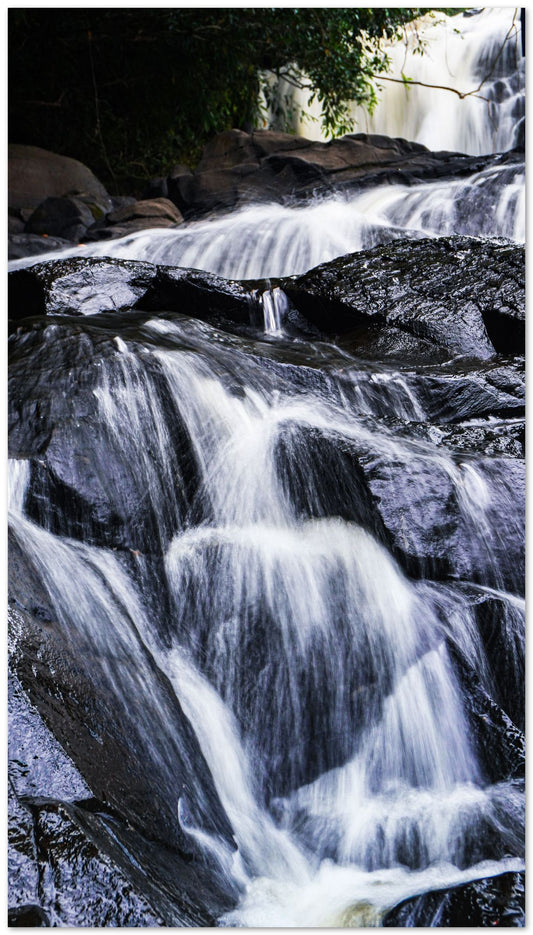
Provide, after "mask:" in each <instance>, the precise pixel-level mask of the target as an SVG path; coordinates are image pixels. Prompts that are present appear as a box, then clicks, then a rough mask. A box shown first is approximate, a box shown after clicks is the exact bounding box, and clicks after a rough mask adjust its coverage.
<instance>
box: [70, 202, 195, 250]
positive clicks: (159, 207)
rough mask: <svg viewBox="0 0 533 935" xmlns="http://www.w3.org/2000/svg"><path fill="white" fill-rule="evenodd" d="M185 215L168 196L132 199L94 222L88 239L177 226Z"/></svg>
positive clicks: (122, 235) (121, 235)
mask: <svg viewBox="0 0 533 935" xmlns="http://www.w3.org/2000/svg"><path fill="white" fill-rule="evenodd" d="M182 221H183V217H182V215H181V213H180V212H179V211H178V209H177V208H176V206H175V205H174V204H173V203H172V201H169V199H168V198H166V197H153V198H149V199H144V200H142V201H130V200H129V199H128V202H127V204H124V205H121V206H119V207H117V208H115V209H114V210H113V211H110V212H109V213H108V214H107V215H106V217H105V218H104V219H103V220H102V221H100V222H97V223H96V224H93V225H92V226H91V227H90V229H89V231H88V233H87V239H88V240H101V239H110V238H112V237H124V236H126V235H127V234H132V233H135V231H140V230H151V229H152V228H156V227H157V228H160V227H166V228H168V227H176V225H177V224H181V223H182Z"/></svg>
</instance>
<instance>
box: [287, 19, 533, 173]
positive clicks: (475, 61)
mask: <svg viewBox="0 0 533 935" xmlns="http://www.w3.org/2000/svg"><path fill="white" fill-rule="evenodd" d="M387 53H388V55H389V58H390V60H391V69H390V71H389V73H388V74H387V75H386V77H385V78H383V79H381V80H380V81H379V82H378V87H379V88H380V91H379V92H378V104H377V106H376V108H375V110H374V113H373V115H372V116H370V114H369V113H368V111H367V110H366V109H365V108H364V107H354V108H353V109H352V116H353V118H354V129H357V130H360V131H364V132H366V133H383V134H386V135H387V136H393V137H395V136H401V137H404V138H405V139H408V140H412V141H415V142H417V143H422V144H423V145H425V146H427V147H429V148H430V149H432V150H439V149H447V150H454V151H455V152H462V153H470V154H472V155H480V154H487V153H498V152H505V151H507V150H509V149H513V148H514V147H515V146H517V145H518V144H519V142H520V136H521V133H522V132H523V128H521V126H522V122H523V117H524V100H525V56H523V55H522V42H521V26H520V15H519V11H518V9H515V8H514V7H490V8H487V9H484V10H480V11H476V12H475V13H464V14H460V15H457V16H445V15H444V14H441V13H439V14H438V15H437V14H435V13H430V14H427V15H426V16H424V17H422V19H420V20H417V21H416V22H415V23H412V24H410V25H409V26H408V27H406V28H405V32H404V36H403V38H402V40H401V41H399V42H396V43H391V44H390V45H389V46H388V48H387ZM420 53H422V54H420ZM287 92H290V93H291V94H292V91H291V89H290V88H289V87H288V86H287V87H285V85H284V84H280V97H282V96H284V95H286V94H287ZM294 103H295V104H297V105H298V106H299V107H302V108H304V109H305V110H306V111H307V113H309V114H310V116H311V117H313V118H319V117H320V104H319V103H318V102H317V103H314V104H313V105H311V106H310V107H308V106H307V101H306V100H305V95H304V94H303V93H302V92H300V91H296V92H294ZM294 130H295V131H296V132H298V133H302V134H303V135H304V136H307V137H309V138H312V139H323V138H324V137H323V135H322V131H321V127H320V120H319V119H317V120H316V122H315V121H314V120H311V121H310V120H305V119H303V120H301V121H300V122H299V123H298V125H297V126H295V127H294Z"/></svg>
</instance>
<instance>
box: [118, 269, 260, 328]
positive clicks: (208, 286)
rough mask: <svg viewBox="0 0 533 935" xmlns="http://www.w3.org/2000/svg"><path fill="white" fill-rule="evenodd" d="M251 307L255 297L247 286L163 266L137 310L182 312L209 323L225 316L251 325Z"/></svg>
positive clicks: (137, 305)
mask: <svg viewBox="0 0 533 935" xmlns="http://www.w3.org/2000/svg"><path fill="white" fill-rule="evenodd" d="M251 305H252V297H251V295H250V289H249V288H247V285H246V283H240V282H233V281H232V280H228V279H222V277H221V276H215V275H214V274H213V273H204V272H201V271H199V270H190V269H179V268H174V267H170V266H159V267H157V275H156V276H155V277H154V278H153V280H152V281H151V282H150V286H149V288H148V289H147V290H146V292H145V293H144V295H142V296H141V298H139V299H138V300H137V302H136V305H135V308H137V309H139V310H142V311H150V312H155V311H171V312H179V313H181V314H184V315H191V316H193V317H197V318H201V319H205V320H209V319H211V318H212V317H213V316H216V315H217V314H222V315H225V316H226V317H227V318H229V319H230V320H231V321H234V322H241V323H244V324H249V322H250V308H251Z"/></svg>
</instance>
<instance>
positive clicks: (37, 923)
mask: <svg viewBox="0 0 533 935" xmlns="http://www.w3.org/2000/svg"><path fill="white" fill-rule="evenodd" d="M7 924H8V926H9V928H16V927H20V928H43V927H46V928H47V927H48V926H49V925H50V918H49V916H48V915H47V914H46V912H45V911H44V909H41V907H40V906H34V905H32V904H31V903H30V904H28V905H24V906H18V907H17V908H16V909H13V908H10V909H8V913H7Z"/></svg>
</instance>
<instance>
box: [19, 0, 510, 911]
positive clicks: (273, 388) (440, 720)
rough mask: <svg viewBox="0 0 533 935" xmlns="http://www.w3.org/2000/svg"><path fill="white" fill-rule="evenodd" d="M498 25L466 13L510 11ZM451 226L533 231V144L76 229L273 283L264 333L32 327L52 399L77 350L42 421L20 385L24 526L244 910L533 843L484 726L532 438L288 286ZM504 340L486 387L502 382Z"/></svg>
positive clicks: (109, 250) (397, 897)
mask: <svg viewBox="0 0 533 935" xmlns="http://www.w3.org/2000/svg"><path fill="white" fill-rule="evenodd" d="M491 14H494V15H491ZM507 14H508V15H509V16H511V12H510V11H507ZM507 14H506V15H507ZM445 19H446V22H447V23H449V24H450V23H451V24H453V19H448V18H445ZM503 21H504V16H503V12H502V11H497V10H496V11H485V12H484V13H483V14H481V15H480V16H477V15H476V16H472V17H471V19H470V20H468V21H467V25H468V23H470V24H471V28H472V30H474V27H475V25H476V24H479V23H481V24H487V25H486V29H487V31H488V32H489V33H490V35H491V36H492V35H493V33H494V35H496V34H498V35H499V34H500V32H501V29H502V28H503ZM494 24H496V26H495V27H494V30H493V26H494ZM447 28H448V26H447ZM484 28H485V27H484ZM435 29H437V27H435ZM481 33H482V36H481V38H480V42H479V44H478V45H479V48H481V46H483V47H484V48H486V46H487V38H486V33H485V31H484V29H483V30H481ZM476 35H477V34H476ZM491 41H492V40H491ZM450 42H451V45H449V47H448V58H449V62H450V63H451V56H452V51H453V50H452V45H453V47H454V48H455V44H456V43H457V44H459V39H457V40H456V39H455V38H454V37H451V39H450ZM475 44H476V45H477V40H476V43H475ZM479 48H478V49H477V50H476V51H474V53H473V54H472V56H471V57H470V58H469V60H468V62H467V63H465V69H466V68H467V67H468V69H470V71H469V74H472V75H473V74H474V73H476V74H478V73H480V69H481V67H482V61H481V54H480V52H479ZM506 48H507V47H506ZM453 54H455V52H453ZM505 54H506V55H507V52H506V53H505ZM487 55H488V53H487ZM421 61H423V59H421ZM483 67H485V66H483ZM476 69H477V72H476ZM406 70H407V68H406ZM464 74H466V72H464V73H463V77H464ZM494 75H496V72H494ZM457 80H458V81H459V82H460V85H461V87H462V83H463V78H462V77H461V78H460V77H458V79H457ZM498 80H500V79H499V78H498ZM446 83H447V82H446ZM413 91H414V89H410V90H409V93H412V92H413ZM401 93H402V94H403V93H404V89H403V88H402V89H401ZM448 93H449V92H448ZM502 93H503V92H502ZM452 98H453V99H455V96H452ZM449 99H450V98H447V100H449ZM478 103H479V102H477V103H476V104H475V106H476V107H477V106H478ZM405 119H406V120H407V121H408V118H405ZM423 119H424V118H423V115H422V116H421V120H422V122H423ZM450 121H452V118H448V120H447V121H446V120H443V121H442V122H443V123H444V124H446V123H447V127H446V129H447V131H449V130H450V129H451V128H452V127H453V122H450ZM405 126H407V127H409V126H410V124H409V122H407V123H406V124H405ZM503 126H504V125H503V123H502V130H501V132H502V134H503V135H504V136H505V132H506V131H504V129H503ZM416 132H418V131H416ZM432 132H433V131H432ZM460 132H463V131H460ZM483 132H484V131H483ZM498 132H500V131H498ZM475 133H476V140H477V142H476V144H475V146H474V144H473V143H472V146H473V147H474V151H485V149H484V148H483V147H484V146H485V145H486V144H485V143H482V142H479V140H481V139H482V138H483V139H484V138H485V137H483V134H482V133H481V130H479V129H476V131H475ZM402 135H409V134H408V133H407V132H403V133H402ZM501 138H503V137H498V139H501ZM431 144H432V146H433V148H437V146H438V145H439V144H438V142H437V143H435V139H432V140H431ZM469 145H470V143H469ZM476 147H478V148H477V149H476ZM479 147H481V148H479ZM447 148H449V149H452V148H462V147H460V146H458V147H456V146H455V143H453V145H450V142H449V140H448V142H447ZM453 233H465V234H475V235H477V236H485V237H489V238H493V237H503V238H506V239H507V240H510V241H518V242H520V241H522V240H523V239H524V194H523V168H522V167H520V166H513V165H505V164H503V165H498V166H493V167H492V168H489V169H486V170H484V171H483V172H481V173H478V174H477V175H476V176H474V177H473V178H470V179H469V180H467V181H462V180H455V181H453V182H446V183H445V182H432V183H426V184H424V185H422V184H420V185H414V186H411V187H407V186H401V185H387V186H379V187H376V188H374V189H372V190H368V191H365V192H363V193H361V192H359V193H358V194H355V195H354V194H352V195H348V194H343V195H336V196H333V197H331V196H330V197H328V198H324V199H322V200H317V201H315V202H312V203H310V204H308V205H306V206H304V207H297V208H289V207H282V206H280V205H261V206H259V205H258V206H254V207H250V208H246V209H242V210H241V211H239V212H237V213H236V214H235V215H232V216H226V217H221V218H217V219H212V220H209V221H203V222H196V223H191V224H188V225H184V226H183V227H181V228H177V229H175V230H157V231H149V232H146V231H143V232H140V233H138V234H135V235H133V236H130V237H128V238H124V239H122V240H119V241H114V242H105V243H99V244H94V245H87V246H85V247H80V248H76V249H72V250H67V251H64V252H63V254H62V257H64V258H67V257H69V256H77V257H80V256H110V257H118V258H129V259H144V260H149V261H151V262H156V263H159V264H162V265H180V266H182V267H192V268H197V269H198V268H200V269H204V270H208V271H212V272H215V273H218V274H220V275H223V276H226V277H228V278H233V279H245V278H249V279H252V278H258V279H265V282H264V283H263V284H261V283H253V287H254V290H255V291H253V292H251V293H250V321H251V325H250V326H249V327H248V326H242V322H241V325H240V326H239V327H233V330H232V327H229V328H224V326H223V325H222V326H221V327H220V328H219V327H216V326H215V325H214V324H212V323H211V324H208V323H206V322H204V321H199V320H197V319H195V318H194V317H189V314H191V315H192V314H193V311H192V310H191V309H189V308H188V307H184V308H183V309H181V313H172V314H170V313H168V314H167V313H166V310H165V309H163V311H162V314H160V315H155V314H153V310H150V311H146V310H145V311H144V312H139V310H138V309H137V310H135V311H134V312H132V313H131V316H130V317H128V315H126V317H125V318H124V319H122V318H121V316H120V315H118V316H117V317H116V318H114V317H113V316H112V315H95V314H93V312H94V309H93V308H92V306H91V308H90V312H91V314H89V315H88V316H87V317H86V318H83V317H82V318H76V317H75V316H74V315H69V314H65V315H63V316H62V317H60V318H58V319H56V320H55V322H54V323H52V324H50V323H49V322H48V321H46V320H44V321H43V322H41V324H40V325H38V326H37V325H36V326H35V327H33V326H32V327H29V328H28V329H27V331H26V332H24V329H21V333H19V334H17V335H15V336H14V342H15V344H16V353H15V357H16V364H17V365H18V366H19V367H20V368H21V372H22V382H23V384H24V386H25V387H29V389H28V393H29V392H30V391H31V388H32V386H33V378H34V373H35V372H36V371H37V369H38V366H37V364H36V361H37V362H39V361H41V364H42V366H43V368H45V370H46V368H48V369H47V370H46V372H47V375H48V377H49V379H50V381H52V382H53V381H54V380H55V379H57V380H60V379H63V378H65V379H67V377H68V378H70V377H71V376H72V374H73V373H74V374H75V375H77V377H76V379H75V380H74V383H73V384H70V385H69V384H68V383H65V384H61V389H58V390H57V399H56V400H55V401H54V400H52V403H51V404H50V407H49V408H50V411H51V412H52V415H53V418H54V419H55V422H53V426H52V429H50V430H49V431H48V429H47V426H46V412H47V411H48V410H47V405H48V403H49V402H50V401H49V400H48V402H46V403H45V402H44V401H43V403H42V405H41V401H39V404H38V405H37V404H35V403H34V402H32V401H31V400H30V403H29V404H28V405H27V406H26V403H25V401H24V406H26V408H25V409H24V408H23V406H22V404H21V411H23V413H24V414H25V417H26V418H27V420H28V421H29V422H31V425H32V426H35V425H36V426H37V429H36V431H38V433H41V434H40V435H39V437H38V444H36V445H35V447H34V450H32V451H31V452H30V451H29V447H30V446H29V445H28V444H27V439H26V436H24V441H23V443H21V444H19V450H18V451H17V456H16V457H14V458H12V460H11V461H10V465H9V478H10V525H11V529H12V533H13V535H14V539H15V542H16V544H17V548H18V549H20V550H21V551H22V553H23V554H24V556H25V557H26V558H27V559H28V561H29V562H30V564H31V566H32V567H33V568H34V569H35V570H36V573H37V575H38V577H39V580H40V582H41V583H42V587H43V589H44V591H45V592H46V594H47V596H48V599H49V601H50V602H51V605H52V606H53V609H54V614H55V615H56V617H57V620H55V622H54V625H55V626H56V628H57V630H58V632H59V633H60V635H61V639H62V640H63V641H64V643H65V645H66V646H67V647H68V648H69V651H71V652H72V654H73V655H74V656H79V657H80V659H81V660H82V662H80V668H82V669H83V666H86V667H87V670H86V671H87V672H88V673H90V677H91V678H93V679H94V682H95V685H97V686H99V688H100V690H101V691H102V693H103V694H104V696H105V698H106V699H107V700H108V701H107V703H109V699H112V700H113V704H114V711H115V717H116V718H117V720H119V721H120V722H121V724H124V725H126V729H127V731H128V737H129V738H130V739H131V743H132V744H133V745H134V746H135V745H136V746H138V748H139V749H140V750H141V751H142V755H143V761H144V762H145V763H146V772H147V773H148V774H150V776H152V777H153V788H155V789H156V791H157V801H158V814H160V815H162V818H161V819H160V820H161V823H162V824H170V825H172V832H173V834H174V836H175V839H177V840H178V841H179V844H180V847H183V848H184V849H185V850H186V852H187V853H188V854H190V855H192V861H193V866H195V864H194V861H196V862H197V864H198V865H199V866H201V867H202V868H205V867H207V868H208V871H209V873H211V874H212V877H211V879H212V880H213V881H216V886H217V887H219V888H220V889H221V890H223V891H224V892H225V893H226V894H227V896H228V905H231V906H232V907H233V908H230V909H227V911H226V910H225V911H220V913H219V915H218V918H217V922H218V924H220V925H222V926H253V927H270V926H280V927H288V926H296V927H299V926H305V927H316V926H334V927H337V926H347V927H363V926H375V925H381V924H382V922H383V920H384V917H385V916H386V914H387V912H388V911H389V910H390V909H391V908H392V907H394V906H396V905H397V904H398V903H400V902H401V901H403V900H405V899H408V898H410V897H413V896H416V895H418V894H424V893H428V892H431V891H435V890H442V889H446V888H449V887H453V886H457V885H459V884H462V883H467V882H469V881H473V880H480V879H483V878H486V877H496V876H498V875H501V874H503V873H505V872H507V871H519V870H521V869H522V868H523V866H524V862H523V855H524V842H523V810H524V788H523V782H522V781H521V779H520V778H519V776H515V775H514V774H513V775H511V778H505V779H501V778H497V779H495V778H494V775H493V774H492V772H491V763H490V758H491V751H492V749H493V748H492V747H491V746H490V743H489V741H487V745H488V749H487V750H486V751H485V749H484V745H485V740H484V739H483V738H486V735H485V734H483V730H484V720H485V721H486V720H487V714H486V712H487V711H489V712H490V711H491V710H492V708H491V707H490V703H491V702H490V699H495V700H496V703H497V704H498V705H500V704H501V705H502V708H503V709H504V711H505V712H506V716H510V717H512V719H513V721H514V722H515V723H516V725H517V727H518V728H519V729H520V730H522V729H523V720H521V718H523V711H522V705H521V695H522V691H523V678H524V620H525V617H524V602H523V599H522V597H521V594H522V590H523V568H522V565H521V552H520V547H519V543H520V541H521V537H522V527H523V515H522V512H521V500H520V489H519V485H518V483H516V484H515V483H514V477H515V475H514V474H513V473H512V470H511V469H510V467H509V462H510V461H511V460H512V459H511V458H506V457H501V458H500V457H489V456H486V455H485V452H483V451H478V452H476V453H472V451H467V452H466V453H464V455H463V452H462V451H461V449H460V447H459V448H457V450H455V449H454V448H453V446H452V447H446V445H441V444H440V439H439V432H440V431H441V429H442V425H444V428H446V424H447V421H449V422H450V423H452V430H453V429H458V430H465V431H468V430H470V429H472V426H473V424H474V422H475V419H474V418H473V417H470V419H465V418H463V416H462V415H461V409H460V406H459V405H458V406H457V409H456V411H455V412H454V414H453V415H450V416H448V417H444V416H443V417H442V419H441V422H442V425H439V427H438V428H436V427H435V426H433V425H432V424H431V422H432V412H433V409H432V405H433V403H432V396H431V394H432V392H437V390H435V386H436V385H437V383H438V381H439V379H441V378H442V379H444V378H443V376H442V372H441V371H438V370H436V371H433V370H431V366H430V365H429V364H428V365H426V364H421V365H420V367H415V368H413V367H411V368H410V367H409V366H407V365H406V366H405V367H403V366H401V365H400V364H397V363H394V364H391V363H387V362H386V361H384V362H382V361H381V359H380V358H378V359H376V358H373V359H367V358H363V357H360V356H358V355H357V353H355V352H351V351H347V350H345V349H342V350H341V348H339V347H336V346H335V345H331V344H326V343H324V342H323V341H321V340H316V341H313V342H311V341H309V340H307V337H306V338H304V337H303V336H302V334H301V333H299V334H298V336H297V337H294V336H292V337H291V332H290V321H291V315H292V314H293V313H295V314H296V313H297V312H298V310H296V312H295V310H294V309H293V308H292V305H291V303H290V302H289V299H288V297H287V295H286V294H285V293H284V292H283V291H282V290H281V289H280V288H279V287H277V286H274V287H272V284H271V283H269V282H268V278H269V277H276V276H281V275H291V274H297V273H301V272H304V271H305V270H308V269H310V268H312V267H314V266H316V265H317V264H318V263H322V262H324V261H325V260H328V259H331V258H333V257H336V256H340V255H344V254H346V253H349V252H353V251H357V250H361V249H363V248H368V247H370V246H373V245H375V244H379V243H385V242H388V241H393V240H395V239H398V238H405V237H406V236H409V237H413V238H420V237H423V236H424V237H427V236H430V237H439V236H444V235H448V234H453ZM55 258H57V255H55ZM43 259H46V257H43V256H40V257H39V258H38V261H39V262H42V261H43ZM33 262H35V259H34V258H33V259H26V260H24V261H18V262H16V263H13V264H11V268H12V269H17V268H20V267H24V266H29V265H31V264H32V263H33ZM365 262H366V260H365ZM396 281H397V280H396ZM286 288H288V287H286ZM184 304H185V303H184ZM136 316H137V317H136ZM122 324H124V328H123V329H122V330H120V329H121V325H122ZM226 324H227V323H226ZM241 326H242V327H241ZM119 331H120V333H119ZM305 333H306V335H307V336H308V334H309V332H305ZM487 341H488V338H487ZM36 348H37V350H36ZM17 355H18V356H17ZM39 355H40V356H39ZM48 361H51V363H48ZM453 363H454V362H452V364H453ZM452 364H450V366H452ZM492 364H493V361H491V360H489V361H488V362H487V361H485V360H484V362H483V366H486V367H487V368H490V367H491V366H492ZM461 365H462V366H464V367H465V368H466V370H465V371H464V372H466V373H467V374H468V373H469V371H468V366H469V362H468V360H467V361H466V363H465V362H464V361H462V364H461ZM512 365H513V361H512V360H510V359H509V360H508V359H507V358H506V359H505V361H504V362H503V363H502V364H501V366H498V367H496V366H494V372H492V371H490V373H489V375H490V376H491V379H492V380H493V383H492V384H491V386H496V387H497V386H499V385H502V386H504V387H505V388H507V389H508V387H509V386H510V384H511V383H512V380H513V379H514V371H512ZM464 372H463V371H461V375H462V376H464ZM487 372H489V370H487ZM448 376H450V380H451V382H453V380H454V378H455V374H454V372H453V370H451V371H450V372H449V373H448ZM476 379H477V378H476V377H475V376H474V377H472V381H471V384H470V386H471V387H474V389H473V390H472V392H478V390H479V392H481V390H480V389H479V387H480V385H481V377H480V378H479V381H478V383H476ZM456 386H457V385H456ZM65 387H67V388H65ZM25 391H26V390H25ZM456 392H459V390H457V389H456ZM505 399H506V401H507V402H508V401H509V399H511V397H510V396H509V395H507V396H506V397H505ZM446 405H448V403H446V404H444V403H442V402H441V403H439V404H438V405H437V404H436V408H437V409H438V408H439V406H440V411H441V410H442V409H443V408H444V409H446ZM480 405H481V404H480ZM17 406H18V403H16V404H15V409H16V410H17V411H16V413H15V417H14V422H15V423H16V419H17V418H18V417H19V412H18V408H17ZM467 408H468V407H467ZM502 408H503V410H504V413H503V415H502V417H501V418H502V420H504V419H505V418H506V417H507V412H506V411H505V406H503V407H502ZM452 409H453V406H452ZM473 411H474V415H475V413H476V409H475V407H473ZM481 411H483V409H482V407H481ZM21 418H22V417H21ZM50 418H52V417H50ZM510 418H511V417H510ZM479 422H480V424H481V425H482V427H483V428H486V427H487V424H488V420H487V419H480V420H479ZM43 426H44V427H43ZM424 427H426V428H427V427H429V431H428V433H426V434H424V431H423V429H424ZM516 476H517V477H518V474H517V475H516ZM77 488H79V491H78V489H77ZM73 491H74V493H73ZM442 543H444V545H443V544H442ZM480 607H485V608H488V610H487V612H486V614H485V616H484V617H483V620H482V621H481V622H480V620H481V618H480V616H479V608H480ZM43 619H45V618H43ZM487 621H488V622H487ZM494 642H495V643H496V652H495V651H494V647H493V643H494ZM501 647H503V650H501V649H500V648H501ZM495 654H496V655H497V656H498V657H499V658H498V672H496V671H495V664H494V658H495ZM502 672H503V673H504V675H503V677H502V675H501V673H502ZM474 681H475V685H476V692H477V695H476V699H477V701H476V704H478V707H477V708H476V706H475V704H474V702H472V698H471V682H474ZM479 699H481V701H480V700H479ZM487 699H489V700H488V701H487ZM483 704H485V705H486V707H485V708H484V707H483ZM487 706H488V707H487ZM502 716H503V715H502ZM480 737H481V739H480ZM98 742H100V740H99V741H98ZM178 766H179V769H178ZM184 769H185V771H186V777H187V780H186V782H183V781H182V779H180V780H179V781H177V780H176V775H177V774H179V776H180V777H181V776H182V775H183V770H184ZM508 774H510V771H508ZM506 775H507V774H506ZM184 842H185V844H186V847H185V845H184ZM55 918H56V917H54V919H55ZM57 918H58V919H59V916H58V917H57ZM58 924H59V922H58ZM430 924H432V923H430Z"/></svg>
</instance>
